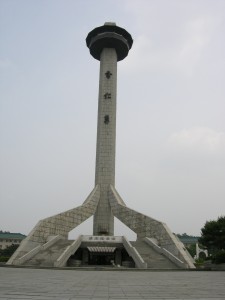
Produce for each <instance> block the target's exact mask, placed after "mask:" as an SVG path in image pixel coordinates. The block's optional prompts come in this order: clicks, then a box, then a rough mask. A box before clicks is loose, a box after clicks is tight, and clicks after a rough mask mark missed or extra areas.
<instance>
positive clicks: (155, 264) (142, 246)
mask: <svg viewBox="0 0 225 300" xmlns="http://www.w3.org/2000/svg"><path fill="white" fill-rule="evenodd" d="M131 243H132V245H133V247H135V248H136V250H137V251H138V253H139V254H140V255H141V257H142V258H143V260H144V261H145V262H146V263H147V265H148V268H151V269H177V266H176V265H175V264H174V263H172V262H171V261H170V260H169V259H168V258H167V257H165V256H164V255H163V254H161V253H158V252H156V251H155V250H154V249H153V248H152V247H151V246H150V245H148V244H147V243H146V242H145V241H142V240H138V241H136V242H131Z"/></svg>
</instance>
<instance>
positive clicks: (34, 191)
mask: <svg viewBox="0 0 225 300" xmlns="http://www.w3.org/2000/svg"><path fill="white" fill-rule="evenodd" d="M106 21H113V22H116V24H117V25H118V26H120V27H123V28H125V29H126V30H127V31H128V32H129V33H131V35H132V37H133V39H134V44H133V47H132V49H131V50H130V52H129V55H128V57H127V58H126V59H125V60H123V61H121V62H119V63H118V92H117V95H118V97H117V150H116V151H117V152H116V188H117V191H118V192H119V193H120V195H121V196H122V198H123V200H124V201H125V203H126V204H127V206H128V207H131V208H133V209H136V210H137V211H139V212H142V213H144V214H146V215H149V216H151V217H153V218H155V219H158V220H160V221H163V222H165V223H166V224H167V225H168V226H169V228H170V229H171V230H172V231H173V232H175V233H184V232H186V233H188V234H192V235H199V234H200V230H201V228H202V227H203V226H204V224H205V222H206V220H212V219H217V217H218V216H221V215H225V81H224V79H225V38H224V37H225V1H224V0H202V1H201V0H186V1H184V0H170V1H168V0H157V1H156V0H154V1H153V0H146V1H144V0H113V1H111V0H108V1H103V0H39V1H32V0H20V1H19V0H0V40H1V42H0V43H1V45H0V73H1V74H0V230H9V231H11V232H21V233H24V234H28V233H29V232H30V231H31V229H32V228H33V227H34V225H35V224H36V223H37V222H38V221H39V220H40V219H43V218H46V217H49V216H52V215H54V214H57V213H60V212H63V211H65V210H68V209H71V208H74V207H76V206H79V205H80V204H82V203H83V201H84V200H85V199H86V197H87V195H88V194H89V193H90V191H91V190H92V189H93V187H94V173H95V151H96V133H97V104H98V103H97V101H98V79H99V78H98V76H99V62H98V61H97V60H95V59H94V58H92V56H91V55H90V54H89V50H88V48H87V47H86V44H85V38H86V36H87V34H88V32H89V31H91V30H92V29H93V28H95V27H98V26H101V25H103V24H104V22H106ZM77 230H78V231H76V232H73V234H77V233H81V234H82V233H84V234H87V233H90V234H91V233H92V220H89V221H88V222H87V223H86V224H84V225H82V226H81V227H80V228H78V229H77ZM124 233H125V234H127V235H128V236H129V235H131V233H129V232H127V230H126V228H125V227H123V226H122V225H121V224H120V223H119V222H116V231H115V234H116V235H122V234H124Z"/></svg>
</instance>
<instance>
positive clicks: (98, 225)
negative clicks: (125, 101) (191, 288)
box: [7, 22, 194, 269]
mask: <svg viewBox="0 0 225 300" xmlns="http://www.w3.org/2000/svg"><path fill="white" fill-rule="evenodd" d="M132 44H133V39H132V37H131V35H130V33H128V32H127V31H126V30H125V29H124V28H122V27H119V26H117V25H116V23H113V22H106V23H105V24H104V25H103V26H100V27H96V28H95V29H93V30H92V31H90V32H89V33H88V35H87V38H86V45H87V47H88V48H89V50H90V54H91V55H92V56H93V57H94V58H95V59H97V60H99V61H100V75H99V91H98V95H99V97H98V124H97V146H96V165H95V185H94V188H93V190H92V191H91V193H90V194H89V196H88V197H87V199H86V200H85V201H84V202H83V204H81V205H80V206H77V207H75V208H72V209H70V210H68V211H65V212H62V213H60V214H57V215H54V216H51V217H48V218H45V219H43V220H40V221H39V222H38V223H37V225H36V226H35V227H34V228H33V229H32V231H31V232H30V234H29V235H28V236H27V238H26V239H25V240H24V241H23V243H21V245H20V246H19V248H18V249H17V250H16V252H15V253H14V254H13V256H12V257H11V258H10V259H9V261H8V262H7V264H8V265H24V266H26V265H29V266H32V265H34V266H37V265H38V266H41V267H71V266H73V267H74V266H76V267H83V266H87V265H106V266H107V267H109V266H110V265H111V266H112V267H114V268H115V267H116V266H123V267H127V268H128V267H129V268H131V267H133V268H141V269H145V268H150V269H151V268H152V269H157V268H158V269H165V268H166V269H177V268H182V269H189V268H194V264H193V261H192V259H191V257H190V256H189V254H188V252H187V251H186V250H185V247H184V245H183V244H182V243H181V242H180V241H179V240H178V238H177V237H176V236H175V235H174V234H173V233H172V232H171V231H170V229H169V228H168V227H167V225H166V224H165V223H163V222H161V221H158V220H156V219H153V218H151V217H149V216H147V215H144V214H142V213H139V212H137V211H135V210H133V209H131V208H129V207H127V206H126V204H125V202H124V201H123V199H122V198H121V197H120V195H119V193H118V192H117V190H116V188H115V157H116V156H115V152H116V147H115V145H116V95H117V63H118V62H119V61H121V60H123V59H124V58H125V57H126V56H127V55H128V53H129V51H130V49H131V47H132ZM96 95H97V91H96ZM91 216H93V234H92V235H89V236H85V235H83V234H82V232H80V235H79V236H78V237H77V238H76V240H69V239H68V234H69V232H71V231H72V230H73V229H74V228H76V227H78V226H79V225H80V224H81V223H83V222H84V221H85V220H87V219H88V218H89V217H91ZM115 217H116V218H117V219H119V220H120V221H121V222H122V223H124V224H125V225H126V226H127V227H129V228H130V229H131V230H132V231H133V232H135V233H136V236H137V240H136V241H135V242H132V243H131V242H129V241H128V239H127V238H126V237H125V236H124V235H123V233H122V232H121V235H120V236H114V218H115ZM52 253H54V255H52ZM143 253H144V255H142V254H143Z"/></svg>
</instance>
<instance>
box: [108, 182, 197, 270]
mask: <svg viewBox="0 0 225 300" xmlns="http://www.w3.org/2000/svg"><path fill="white" fill-rule="evenodd" d="M109 201H110V205H111V208H112V212H113V214H114V216H115V217H116V218H118V219H119V220H120V221H121V222H123V223H124V224H125V225H127V226H128V227H129V228H130V229H131V230H133V231H134V232H135V233H136V234H137V238H138V239H139V238H141V239H142V238H145V237H149V238H154V239H156V240H157V241H158V244H159V245H160V247H162V248H165V249H166V250H167V251H169V252H170V253H172V254H173V255H174V256H176V257H177V258H179V259H180V260H181V261H183V262H184V264H185V266H186V267H187V268H195V266H194V264H193V262H192V260H191V258H190V256H189V254H188V253H187V250H186V249H185V247H184V245H183V244H182V243H181V242H179V241H178V239H177V238H176V237H175V235H174V234H173V233H172V232H171V231H170V229H169V228H168V227H167V225H166V224H164V223H162V222H160V221H157V220H155V219H152V218H150V217H148V216H146V215H143V214H141V213H139V212H136V211H135V210H133V209H130V208H128V207H127V206H126V205H125V203H124V202H123V200H122V198H121V197H120V196H119V194H118V192H117V191H116V189H115V188H114V187H113V186H111V187H110V191H109Z"/></svg>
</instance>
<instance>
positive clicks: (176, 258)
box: [144, 237, 187, 268]
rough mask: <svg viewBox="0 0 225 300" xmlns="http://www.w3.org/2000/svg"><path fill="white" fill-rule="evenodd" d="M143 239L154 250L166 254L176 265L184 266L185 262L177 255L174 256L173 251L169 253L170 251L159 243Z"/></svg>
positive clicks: (146, 238)
mask: <svg viewBox="0 0 225 300" xmlns="http://www.w3.org/2000/svg"><path fill="white" fill-rule="evenodd" d="M144 241H145V242H146V243H147V244H148V245H149V246H151V247H152V248H153V249H154V250H155V251H156V252H158V253H160V254H163V255H164V256H166V257H167V258H168V259H169V260H170V261H172V262H173V263H174V264H175V265H176V266H178V267H180V268H186V267H187V266H186V264H185V263H184V262H183V261H181V260H180V259H179V258H178V257H176V256H175V255H174V254H173V253H171V252H170V251H168V250H167V249H166V248H162V247H160V246H159V245H157V244H156V243H155V242H153V240H152V239H150V238H148V237H145V238H144Z"/></svg>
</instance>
